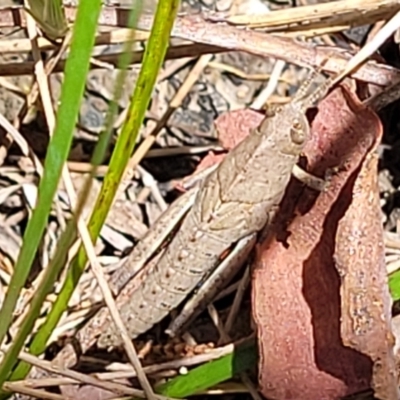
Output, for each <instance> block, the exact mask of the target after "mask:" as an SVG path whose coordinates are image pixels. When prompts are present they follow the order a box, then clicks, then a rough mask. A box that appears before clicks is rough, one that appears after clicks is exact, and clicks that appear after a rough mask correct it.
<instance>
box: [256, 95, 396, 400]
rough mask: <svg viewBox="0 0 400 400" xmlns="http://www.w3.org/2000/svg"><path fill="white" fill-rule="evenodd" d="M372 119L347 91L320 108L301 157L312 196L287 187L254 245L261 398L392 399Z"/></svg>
mask: <svg viewBox="0 0 400 400" xmlns="http://www.w3.org/2000/svg"><path fill="white" fill-rule="evenodd" d="M381 134H382V127H381V124H380V121H379V119H378V117H377V116H376V114H375V113H374V112H373V111H371V110H370V109H367V108H365V107H363V106H362V105H361V104H360V102H359V101H358V100H357V99H356V98H355V96H354V95H353V94H351V93H350V92H349V91H348V90H347V89H346V90H345V89H344V88H339V89H336V90H335V91H333V92H332V93H331V94H330V95H329V96H328V97H327V98H326V99H325V100H324V101H322V102H321V103H320V106H319V111H318V113H317V116H316V118H315V120H314V121H313V123H312V138H311V140H310V142H309V144H308V146H307V149H306V151H305V153H306V155H307V160H308V170H309V171H310V172H311V173H313V174H314V175H316V176H324V174H325V172H326V171H332V176H331V181H330V185H329V187H328V189H327V190H326V191H324V192H322V193H316V192H314V191H312V190H311V189H308V188H303V192H301V190H302V187H301V185H300V184H299V183H298V182H296V181H294V180H293V181H292V182H291V184H290V185H289V187H288V190H287V192H286V196H285V199H284V200H283V202H282V204H281V208H280V212H279V214H278V216H277V219H276V221H275V223H274V225H273V226H272V227H271V229H270V231H269V232H268V234H267V236H266V238H265V240H264V241H263V243H261V244H260V245H259V246H258V247H257V255H256V260H255V269H254V273H253V282H252V283H253V292H252V301H253V315H254V319H255V322H256V325H257V330H258V338H259V351H260V361H259V383H260V387H261V391H262V393H263V395H264V396H266V397H267V398H269V399H285V400H288V399H297V400H301V399H307V400H313V399H318V400H320V399H321V398H324V399H337V398H340V397H342V396H345V395H349V394H353V393H357V392H359V391H362V390H365V389H367V388H370V387H373V388H374V389H375V391H376V393H375V396H376V397H377V398H380V399H397V398H398V397H397V382H396V379H395V372H394V368H395V367H394V365H395V364H394V355H393V350H392V339H391V337H392V336H391V333H390V307H391V304H390V297H389V292H388V286H387V279H386V274H385V265H384V253H383V252H384V247H383V232H382V225H381V220H380V208H379V198H378V188H377V177H376V174H377V170H376V158H375V155H374V152H375V149H376V146H377V144H378V143H379V140H380V137H381Z"/></svg>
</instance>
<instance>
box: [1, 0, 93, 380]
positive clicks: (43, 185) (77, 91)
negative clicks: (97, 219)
mask: <svg viewBox="0 0 400 400" xmlns="http://www.w3.org/2000/svg"><path fill="white" fill-rule="evenodd" d="M96 6H97V7H96ZM100 9H101V0H82V1H81V2H80V4H79V8H78V12H77V16H76V24H75V26H74V32H73V37H72V42H71V50H70V54H69V57H68V59H67V63H66V66H65V80H64V84H63V87H62V91H61V98H60V106H59V109H58V115H57V121H56V127H55V131H54V135H53V137H52V138H51V140H50V143H49V147H48V150H47V155H46V160H45V165H44V173H43V177H42V179H41V181H40V185H39V190H38V200H37V204H36V207H35V209H34V211H33V214H32V218H31V219H30V220H29V222H28V226H27V228H26V231H25V234H24V240H23V245H22V248H21V252H20V255H19V258H18V260H17V263H16V266H15V271H14V274H13V276H12V279H11V283H10V286H9V291H8V293H7V296H6V299H5V301H4V304H3V307H2V309H1V311H0V320H1V322H2V323H1V324H0V342H1V341H2V340H3V338H4V335H5V333H6V332H7V330H8V328H9V324H10V322H11V319H12V312H13V310H14V308H15V304H16V301H17V299H18V295H19V292H20V290H21V288H22V287H23V286H24V284H25V281H26V278H27V276H28V273H29V270H30V266H31V264H32V261H33V259H34V256H35V253H36V251H37V249H38V246H39V243H40V240H41V237H42V235H43V232H44V229H45V227H46V223H47V220H48V215H49V213H50V210H51V204H52V200H53V198H54V195H55V193H56V190H57V186H58V181H59V179H60V176H61V171H62V167H63V165H64V163H65V161H66V160H67V157H68V154H69V149H70V147H71V143H72V139H73V132H74V128H75V122H76V121H77V116H78V112H79V107H80V103H81V99H82V96H83V92H84V88H85V82H86V75H87V71H88V70H89V60H90V56H91V51H92V48H93V44H94V37H95V32H96V27H97V20H98V15H99V13H100ZM96 10H97V11H96ZM67 250H68V248H65V249H64V250H63V251H64V254H66V252H67ZM58 257H59V258H58V259H61V260H63V259H65V257H64V258H63V257H60V255H59V256H58ZM61 267H62V266H61ZM61 267H60V268H61ZM54 279H55V277H54ZM54 279H53V282H45V286H47V285H49V284H50V285H51V284H53V283H54ZM32 315H34V313H33V314H32ZM28 317H30V316H29V315H28ZM32 320H33V322H34V318H32ZM30 323H32V321H31V322H30ZM20 339H22V337H20ZM14 345H15V346H16V347H15V349H17V347H19V348H21V346H22V343H13V346H14ZM8 360H9V359H8V358H7V360H6V359H5V360H3V362H2V364H1V365H0V387H1V386H2V384H3V382H4V380H5V379H6V378H7V377H8V374H9V372H10V371H9V366H10V361H8ZM5 361H7V364H6V363H5ZM13 361H14V362H15V361H16V360H13Z"/></svg>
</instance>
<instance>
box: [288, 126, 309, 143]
mask: <svg viewBox="0 0 400 400" xmlns="http://www.w3.org/2000/svg"><path fill="white" fill-rule="evenodd" d="M290 138H291V139H292V142H293V143H294V144H298V145H301V144H303V143H304V141H305V140H306V135H305V132H304V129H303V127H302V125H301V123H300V121H298V120H294V121H293V124H292V127H291V128H290Z"/></svg>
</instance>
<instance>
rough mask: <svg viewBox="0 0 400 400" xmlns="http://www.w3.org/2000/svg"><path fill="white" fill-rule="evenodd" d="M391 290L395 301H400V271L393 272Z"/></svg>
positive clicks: (390, 276) (390, 280)
mask: <svg viewBox="0 0 400 400" xmlns="http://www.w3.org/2000/svg"><path fill="white" fill-rule="evenodd" d="M388 278H389V289H390V293H391V295H392V299H393V301H398V300H400V271H396V272H393V273H392V274H390V275H389V277H388Z"/></svg>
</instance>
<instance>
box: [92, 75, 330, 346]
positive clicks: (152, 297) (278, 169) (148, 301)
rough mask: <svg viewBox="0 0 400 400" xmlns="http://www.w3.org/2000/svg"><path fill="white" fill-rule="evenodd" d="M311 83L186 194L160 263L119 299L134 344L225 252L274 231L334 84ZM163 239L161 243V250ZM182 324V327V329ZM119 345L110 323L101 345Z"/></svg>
mask: <svg viewBox="0 0 400 400" xmlns="http://www.w3.org/2000/svg"><path fill="white" fill-rule="evenodd" d="M311 82H312V78H311V77H310V78H309V79H308V80H307V81H306V82H305V83H304V85H303V86H302V87H301V88H300V89H299V91H298V92H297V94H296V96H295V97H294V99H293V100H292V102H290V103H289V104H286V105H283V106H280V107H276V108H275V109H272V110H270V111H269V112H268V115H267V116H266V118H265V119H264V120H263V121H262V123H261V124H260V126H259V127H258V128H257V129H255V130H254V131H253V132H252V133H251V134H250V135H249V136H248V137H247V138H245V139H244V140H243V141H242V142H241V143H239V144H238V145H237V146H236V147H235V148H234V149H233V150H232V151H231V152H230V153H229V154H228V155H227V156H226V158H225V159H224V160H223V161H222V162H221V163H220V164H219V165H218V167H217V168H215V169H214V170H213V171H212V172H211V173H210V174H209V175H208V176H207V177H206V178H205V179H204V180H203V181H202V182H201V184H200V185H199V187H198V188H196V189H194V190H193V191H191V192H189V193H188V194H187V196H188V198H189V203H186V206H185V207H186V208H185V207H183V208H182V205H180V206H179V207H181V209H184V212H182V213H181V214H179V217H178V218H177V219H179V218H181V216H182V218H183V220H182V223H181V225H180V228H179V230H178V231H177V232H176V234H175V235H174V237H173V238H172V240H171V242H170V243H169V244H168V246H167V247H166V249H165V252H164V253H163V255H162V256H161V258H160V259H159V261H158V262H157V263H156V264H154V265H153V266H152V267H151V268H148V270H147V272H146V274H145V276H143V277H142V281H141V284H140V285H138V284H136V285H135V286H134V289H132V287H131V286H130V285H129V284H128V285H127V286H126V287H125V288H124V289H123V290H122V292H121V294H120V295H119V296H118V297H117V306H118V308H119V310H120V313H121V316H122V318H123V320H124V322H125V324H126V327H127V330H128V332H129V334H130V336H131V338H132V339H133V338H136V337H137V336H138V335H140V334H141V333H144V332H146V331H147V330H148V329H150V328H151V327H152V326H153V325H155V324H156V323H158V322H159V321H161V320H162V319H163V318H164V317H165V316H166V315H168V314H169V312H170V311H171V310H173V309H175V308H176V307H177V306H178V305H179V304H181V303H182V302H183V300H184V299H185V298H186V297H187V296H188V295H189V294H190V293H191V292H192V291H193V290H194V289H195V288H196V286H197V285H198V284H199V282H200V281H202V280H203V279H204V278H205V277H206V276H207V275H209V274H210V273H211V272H212V271H213V270H214V269H215V268H216V266H217V265H218V263H219V261H220V258H221V255H222V254H223V253H224V252H226V251H228V250H229V249H231V248H232V247H233V246H234V245H235V244H236V243H238V242H239V241H241V240H243V239H244V238H249V237H251V236H253V235H256V234H257V233H258V232H260V231H261V230H262V229H263V228H264V227H265V226H268V224H269V223H270V222H271V219H272V218H273V217H274V215H275V213H276V211H277V210H278V207H279V204H280V202H281V200H282V198H283V196H284V194H285V190H286V187H287V184H288V183H289V180H290V178H291V175H292V174H294V176H296V177H298V178H300V179H302V180H303V178H301V176H302V174H300V173H299V168H298V167H296V164H297V162H298V159H299V156H300V154H301V152H302V150H303V148H304V145H305V143H306V142H307V139H308V137H309V132H310V128H309V124H308V120H307V117H306V111H307V109H308V108H309V107H310V106H311V105H313V103H314V102H316V101H317V100H319V99H320V98H321V97H322V96H324V95H325V94H326V92H327V90H328V89H329V87H330V83H331V81H330V80H328V81H326V82H325V84H323V85H321V86H319V88H317V89H316V90H315V91H314V92H313V93H311V94H309V95H307V92H308V91H309V89H310V86H311ZM303 175H304V174H303ZM181 201H182V200H181ZM187 204H189V206H188V205H187ZM190 204H192V205H191V207H190ZM179 207H178V209H179ZM175 209H176V208H175V206H174V207H172V208H171V210H175ZM171 210H170V211H169V214H168V213H167V214H166V215H164V216H162V217H161V220H163V219H164V220H165V221H167V222H168V221H169V218H170V215H171V214H175V211H171ZM174 223H175V222H174ZM159 226H161V224H159V225H157V226H156V228H155V229H153V230H151V231H150V232H149V235H147V237H146V238H145V239H144V240H143V243H142V244H141V245H139V246H137V247H136V248H135V249H134V250H133V252H132V254H131V255H130V256H129V257H128V260H127V263H126V265H125V266H124V267H123V269H122V270H121V271H120V272H117V275H116V277H115V278H113V279H112V285H111V286H112V289H113V290H114V292H115V293H118V292H119V291H121V287H122V286H124V285H126V284H127V282H128V281H129V280H130V279H131V277H132V276H133V275H135V274H136V273H137V270H138V269H139V268H138V260H140V261H141V263H143V262H146V260H147V258H149V257H151V255H152V252H153V251H154V248H153V250H149V246H148V243H156V242H154V240H155V239H154V237H156V236H157V234H158V233H159ZM157 237H159V235H158V236H157ZM161 241H162V240H160V239H158V242H157V245H158V244H159V243H160V242H161ZM144 249H145V250H144ZM121 277H122V278H121ZM183 323H184V321H180V322H179V323H178V325H179V326H181V325H182V324H183ZM179 326H178V327H176V326H175V327H174V325H172V327H170V329H169V333H170V334H172V335H173V334H175V333H176V329H177V328H179ZM120 344H121V339H120V337H119V334H118V333H117V332H116V331H115V328H114V326H113V324H112V323H110V318H109V317H107V318H106V322H105V323H104V325H103V326H102V329H101V334H100V337H99V339H98V342H97V345H98V346H99V347H110V346H118V345H120Z"/></svg>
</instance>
